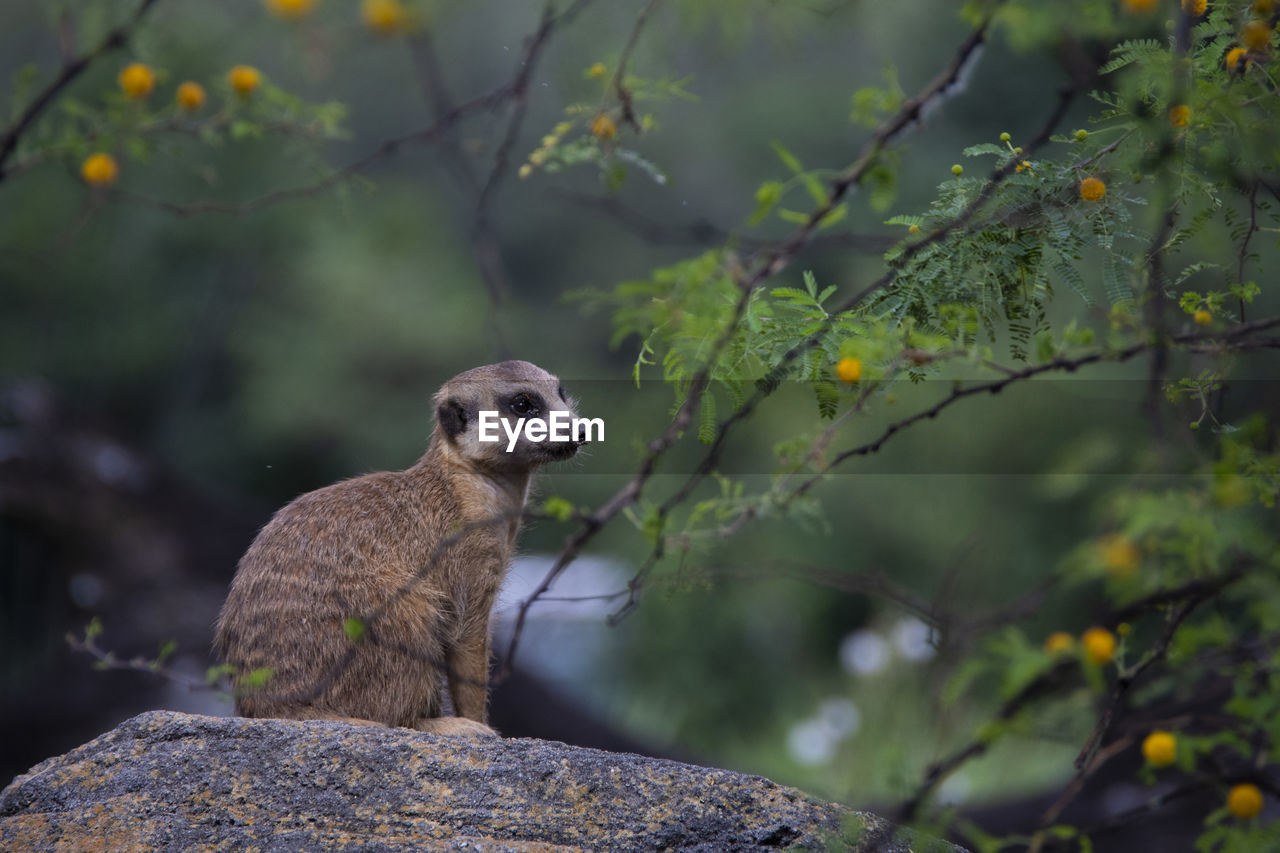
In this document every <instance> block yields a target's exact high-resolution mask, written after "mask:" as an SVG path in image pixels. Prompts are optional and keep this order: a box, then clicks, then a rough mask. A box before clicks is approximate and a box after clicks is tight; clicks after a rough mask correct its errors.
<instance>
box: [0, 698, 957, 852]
mask: <svg viewBox="0 0 1280 853" xmlns="http://www.w3.org/2000/svg"><path fill="white" fill-rule="evenodd" d="M890 835H892V833H891V831H890V828H889V827H888V825H887V824H885V823H884V822H883V821H881V820H880V819H878V818H876V817H874V816H872V815H869V814H864V813H860V812H853V811H850V810H848V809H846V808H844V807H842V806H839V805H836V804H833V803H825V802H821V801H819V800H816V799H813V798H811V797H809V796H807V795H805V794H802V793H801V792H799V791H797V790H795V789H792V788H786V787H782V786H780V785H775V784H774V783H772V782H770V781H768V780H766V779H762V778H760V777H757V776H746V775H743V774H740V773H730V772H727V771H724V770H709V769H707V768H703V767H694V766H691V765H686V764H679V763H676V762H672V761H661V760H658V759H649V758H641V757H639V756H635V755H622V754H616V753H609V752H600V751H597V750H589V749H580V748H576V747H569V746H565V745H563V744H559V743H552V742H547V741H538V740H507V739H496V738H495V739H476V740H465V739H457V738H440V737H435V736H432V735H427V734H422V733H418V732H413V731H409V730H406V729H385V728H377V727H370V726H357V725H350V724H346V723H337V722H305V723H304V722H295V721H290V720H246V719H240V718H222V717H203V716H195V715H190V714H178V713H172V712H167V711H151V712H148V713H145V714H141V715H139V716H137V717H134V718H133V719H131V720H128V721H126V722H124V723H122V724H121V725H120V726H118V727H117V728H115V729H114V730H112V731H110V732H107V733H106V734H104V735H102V736H101V737H98V738H96V739H94V740H93V741H90V742H89V743H87V744H85V745H84V746H81V747H78V748H76V749H74V750H72V751H71V752H68V753H67V754H65V755H61V756H58V757H57V758H51V759H49V760H48V761H45V762H42V763H41V764H39V765H37V766H36V767H34V768H32V769H31V771H30V772H28V773H26V774H24V775H21V776H19V777H17V778H16V779H15V780H14V781H13V783H12V784H10V785H9V786H8V787H7V788H5V789H4V791H3V793H0V850H14V851H17V850H48V849H66V850H110V851H116V850H138V849H154V850H187V849H202V850H236V851H241V850H264V851H266V850H326V851H327V850H356V849H359V850H378V851H402V850H475V851H508V850H512V851H516V850H518V851H575V850H607V851H641V850H644V851H661V850H698V851H718V850H735V851H736V850H741V851H756V850H778V849H810V850H821V849H858V848H859V847H860V846H861V847H862V848H863V849H875V850H880V851H885V852H886V853H888V851H897V853H905V851H909V850H916V851H923V850H926V849H927V850H931V851H932V850H935V849H937V850H947V851H955V850H956V849H957V848H954V847H952V846H950V845H945V844H939V843H938V842H933V841H930V842H928V843H923V844H922V843H921V840H916V841H914V842H910V841H906V840H892V839H890V837H889V836H890Z"/></svg>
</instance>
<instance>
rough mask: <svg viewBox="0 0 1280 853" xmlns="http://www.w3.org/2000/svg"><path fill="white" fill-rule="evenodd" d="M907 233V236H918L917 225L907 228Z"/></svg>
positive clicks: (918, 227)
mask: <svg viewBox="0 0 1280 853" xmlns="http://www.w3.org/2000/svg"><path fill="white" fill-rule="evenodd" d="M907 233H908V234H919V233H920V226H919V225H911V226H910V227H908V228H907Z"/></svg>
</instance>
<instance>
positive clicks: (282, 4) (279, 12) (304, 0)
mask: <svg viewBox="0 0 1280 853" xmlns="http://www.w3.org/2000/svg"><path fill="white" fill-rule="evenodd" d="M316 2H317V0H266V4H267V11H269V12H270V13H271V14H273V15H275V16H276V17H277V18H302V17H304V16H306V15H307V14H309V13H310V12H311V10H312V9H314V8H315V7H316Z"/></svg>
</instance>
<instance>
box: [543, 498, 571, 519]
mask: <svg viewBox="0 0 1280 853" xmlns="http://www.w3.org/2000/svg"><path fill="white" fill-rule="evenodd" d="M542 511H543V512H545V513H546V514H547V515H549V516H551V517H552V518H554V519H556V520H557V521H568V520H569V519H571V518H573V504H572V503H570V502H569V501H567V500H565V499H564V498H561V497H556V496H555V495H552V496H551V497H549V498H547V499H546V500H545V501H543V502H542Z"/></svg>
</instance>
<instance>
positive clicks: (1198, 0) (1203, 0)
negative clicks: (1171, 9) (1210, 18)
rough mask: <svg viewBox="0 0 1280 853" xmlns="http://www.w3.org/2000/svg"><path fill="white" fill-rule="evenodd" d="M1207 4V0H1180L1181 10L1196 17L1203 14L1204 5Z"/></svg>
mask: <svg viewBox="0 0 1280 853" xmlns="http://www.w3.org/2000/svg"><path fill="white" fill-rule="evenodd" d="M1208 5H1209V0H1182V11H1184V12H1186V13H1187V14H1188V15H1190V16H1191V17H1193V18H1198V17H1200V16H1201V15H1203V14H1204V10H1205V7H1207V6H1208Z"/></svg>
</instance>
